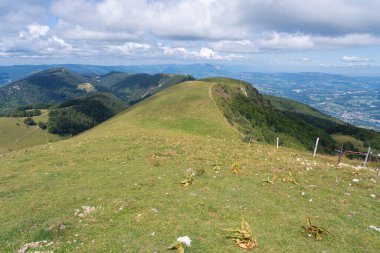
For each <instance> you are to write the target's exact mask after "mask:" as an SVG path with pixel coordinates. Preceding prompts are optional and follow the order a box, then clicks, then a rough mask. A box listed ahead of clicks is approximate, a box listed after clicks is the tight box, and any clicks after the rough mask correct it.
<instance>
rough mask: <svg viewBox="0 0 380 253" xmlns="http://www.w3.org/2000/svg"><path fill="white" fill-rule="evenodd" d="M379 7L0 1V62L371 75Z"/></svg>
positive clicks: (324, 0) (166, 0)
mask: <svg viewBox="0 0 380 253" xmlns="http://www.w3.org/2000/svg"><path fill="white" fill-rule="evenodd" d="M379 11H380V1H379V0H365V1H363V0H12V1H10V0H0V65H13V64H50V63H81V64H94V65H145V64H171V63H175V64H190V63H214V64H227V65H241V66H248V67H249V68H252V70H259V71H265V70H268V71H313V70H320V69H322V70H323V69H334V68H336V69H338V68H340V69H342V68H343V69H346V70H347V71H348V72H350V71H355V70H359V69H361V70H363V69H364V70H367V71H369V72H374V73H377V72H379V70H380V15H379ZM379 73H380V72H379Z"/></svg>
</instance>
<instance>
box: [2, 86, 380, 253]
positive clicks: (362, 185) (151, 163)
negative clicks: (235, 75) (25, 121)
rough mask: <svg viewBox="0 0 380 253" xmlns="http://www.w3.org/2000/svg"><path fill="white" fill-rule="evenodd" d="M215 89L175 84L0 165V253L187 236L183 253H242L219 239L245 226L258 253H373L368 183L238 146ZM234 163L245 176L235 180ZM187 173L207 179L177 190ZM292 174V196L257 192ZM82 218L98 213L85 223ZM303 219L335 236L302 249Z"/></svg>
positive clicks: (161, 242)
mask: <svg viewBox="0 0 380 253" xmlns="http://www.w3.org/2000/svg"><path fill="white" fill-rule="evenodd" d="M212 85H213V84H212V83H203V82H188V83H185V84H180V85H177V86H174V87H171V88H169V89H168V90H165V91H163V92H161V93H159V94H156V95H154V96H152V97H150V98H148V99H147V100H145V101H144V102H142V103H141V104H137V105H135V106H134V107H132V108H130V109H129V110H128V111H126V112H125V113H122V114H120V115H118V116H116V117H114V118H112V119H111V120H109V121H107V122H105V123H104V124H101V125H99V126H97V127H96V128H94V129H92V130H90V131H88V132H86V133H84V134H81V135H79V136H77V137H74V138H71V139H68V140H65V141H61V142H56V143H51V144H45V145H41V146H36V147H33V148H28V149H24V150H20V151H15V152H10V153H6V154H2V155H0V163H1V164H2V165H1V167H0V224H1V226H0V248H1V249H2V251H3V252H14V251H16V250H17V249H19V248H20V246H21V245H23V244H24V243H28V242H34V241H41V240H47V241H49V242H53V243H54V244H52V245H50V246H49V247H46V248H45V250H54V252H166V247H167V246H168V245H169V244H171V243H172V242H173V241H174V240H175V239H176V238H177V237H179V236H184V235H188V236H189V237H191V238H192V240H193V246H192V248H190V249H188V250H186V252H202V253H203V252H218V253H219V252H244V250H241V249H239V248H237V247H236V246H235V245H234V244H233V242H232V241H230V240H228V239H226V238H225V236H226V235H227V234H226V233H225V232H224V231H223V229H224V228H234V227H238V226H239V225H240V221H241V218H244V219H245V220H246V221H247V222H248V223H249V224H250V225H251V227H252V228H253V232H254V236H255V238H256V239H257V241H258V245H259V247H258V248H257V249H256V250H255V252H306V251H308V252H378V251H379V248H380V233H378V232H376V231H374V230H370V229H369V228H368V226H370V225H374V226H378V227H379V226H380V220H379V218H378V214H379V213H380V198H379V194H380V192H379V190H380V187H379V182H374V180H371V178H373V177H374V175H375V172H374V171H372V170H370V169H368V170H363V171H360V172H359V175H354V174H352V171H351V170H348V169H347V170H345V169H339V168H337V167H336V166H335V162H336V158H335V157H327V156H318V157H317V158H315V159H313V158H312V157H311V155H310V153H307V152H304V151H299V150H294V149H287V148H280V149H278V150H277V149H275V147H274V146H271V145H265V144H260V143H254V144H252V145H249V144H246V143H243V142H241V141H240V138H241V137H240V136H239V135H238V134H237V133H236V132H235V131H234V130H233V129H231V128H230V127H229V126H228V125H227V124H226V122H225V121H224V119H223V117H222V116H221V115H220V113H219V112H218V110H217V109H216V107H215V105H214V103H213V101H212V100H211V99H210V97H209V92H208V91H209V89H210V87H211V86H212ZM237 162H238V163H239V164H240V169H241V174H240V175H234V174H232V172H231V167H232V164H233V163H237ZM215 164H219V165H220V172H217V171H216V170H214V169H213V168H214V167H215ZM189 168H193V169H204V170H205V173H204V174H203V175H202V176H200V177H196V178H195V180H194V183H193V184H192V185H191V186H189V187H188V188H184V187H183V186H182V185H181V184H180V181H182V180H183V179H184V178H185V175H186V171H187V170H188V169H189ZM289 173H292V175H293V177H294V178H295V179H296V180H297V181H298V182H299V184H298V185H295V184H289V183H285V182H281V181H277V182H275V183H274V184H268V183H266V182H264V180H266V179H267V178H268V177H272V176H274V175H276V176H278V177H281V176H282V175H289ZM353 178H358V179H359V183H353V182H352V179H353ZM375 179H376V178H375ZM377 181H379V180H378V179H377ZM302 192H303V193H304V195H302ZM370 194H376V195H377V196H376V197H375V198H372V197H371V196H370ZM81 206H92V207H98V208H97V209H96V211H94V212H93V213H91V214H89V215H87V216H86V217H84V218H80V217H78V216H75V215H74V213H75V209H78V208H81ZM307 217H311V218H312V222H313V223H315V224H316V225H319V226H323V227H325V228H327V229H328V230H329V231H330V232H331V235H330V236H328V237H326V238H324V239H323V240H322V241H315V240H314V239H313V238H309V237H308V236H307V235H306V233H305V232H304V231H303V229H302V228H301V226H303V225H306V219H307ZM60 224H64V225H65V228H64V229H61V230H60V229H56V227H59V225H60ZM49 227H50V230H49ZM34 250H42V249H34Z"/></svg>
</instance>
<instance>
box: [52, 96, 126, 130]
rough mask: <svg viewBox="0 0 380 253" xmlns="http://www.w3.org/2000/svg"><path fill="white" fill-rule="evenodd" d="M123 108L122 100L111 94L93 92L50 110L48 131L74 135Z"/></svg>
mask: <svg viewBox="0 0 380 253" xmlns="http://www.w3.org/2000/svg"><path fill="white" fill-rule="evenodd" d="M124 109H125V104H124V102H123V101H121V100H120V99H119V98H117V97H116V96H114V95H112V94H105V93H95V94H93V95H90V96H87V97H82V98H77V99H73V100H70V101H67V102H64V103H62V104H60V105H58V106H57V107H56V108H54V109H53V110H51V111H50V113H49V121H48V131H49V132H50V133H54V134H59V135H64V136H67V135H76V134H79V133H81V132H83V131H85V130H88V129H90V128H92V127H94V126H96V125H97V124H99V123H101V122H103V121H105V120H107V119H109V118H111V117H112V116H114V115H115V114H117V113H119V112H121V111H122V110H124Z"/></svg>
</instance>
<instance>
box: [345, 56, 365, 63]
mask: <svg viewBox="0 0 380 253" xmlns="http://www.w3.org/2000/svg"><path fill="white" fill-rule="evenodd" d="M342 61H344V62H369V59H368V58H365V57H359V56H347V55H345V56H343V57H342Z"/></svg>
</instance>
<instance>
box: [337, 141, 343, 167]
mask: <svg viewBox="0 0 380 253" xmlns="http://www.w3.org/2000/svg"><path fill="white" fill-rule="evenodd" d="M342 157H343V144H342V146H340V150H339V156H338V164H340V162H341V161H342Z"/></svg>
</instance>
